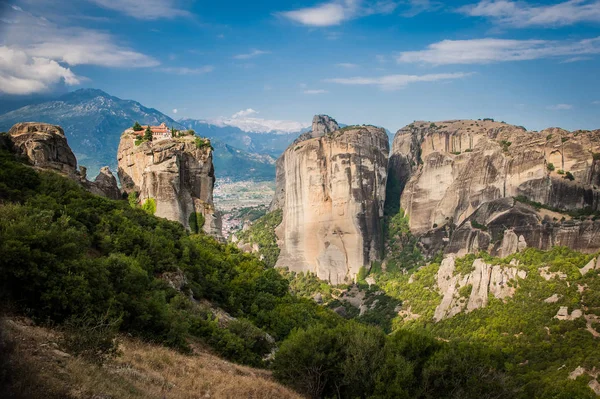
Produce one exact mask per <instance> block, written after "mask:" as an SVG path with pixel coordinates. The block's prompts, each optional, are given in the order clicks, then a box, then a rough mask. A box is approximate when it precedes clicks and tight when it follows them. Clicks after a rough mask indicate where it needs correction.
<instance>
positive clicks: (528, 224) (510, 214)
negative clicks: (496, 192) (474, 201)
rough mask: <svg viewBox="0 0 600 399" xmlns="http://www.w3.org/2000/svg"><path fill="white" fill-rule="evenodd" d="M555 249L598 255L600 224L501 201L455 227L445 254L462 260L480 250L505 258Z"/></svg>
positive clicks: (487, 205)
mask: <svg viewBox="0 0 600 399" xmlns="http://www.w3.org/2000/svg"><path fill="white" fill-rule="evenodd" d="M565 216H566V217H565ZM559 218H560V219H559ZM563 218H564V220H563ZM554 246H566V247H569V248H572V249H575V250H577V251H580V252H586V253H594V252H597V251H600V220H591V219H584V220H578V219H573V218H571V217H569V216H568V215H562V214H558V213H555V212H551V211H548V210H545V209H536V208H534V207H532V206H530V205H527V204H524V203H521V202H518V201H516V200H514V199H513V198H501V199H497V200H493V201H490V202H486V203H484V204H482V205H481V206H480V207H479V208H477V209H476V210H475V212H474V213H473V214H471V215H470V216H469V217H468V218H467V219H466V220H465V221H463V222H462V223H461V224H460V225H459V226H457V228H456V229H455V230H454V232H453V234H452V235H451V238H450V243H449V244H448V246H447V247H446V253H454V254H457V255H459V256H462V255H464V254H467V253H476V252H479V251H482V250H483V251H486V252H488V253H490V254H492V255H494V256H499V257H505V256H508V255H511V254H513V253H515V252H520V251H522V250H523V249H525V248H526V247H534V248H539V249H543V250H548V249H551V248H552V247H554Z"/></svg>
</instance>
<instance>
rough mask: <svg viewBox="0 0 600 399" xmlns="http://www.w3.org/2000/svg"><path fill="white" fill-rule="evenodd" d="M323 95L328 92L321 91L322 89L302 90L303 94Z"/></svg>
mask: <svg viewBox="0 0 600 399" xmlns="http://www.w3.org/2000/svg"><path fill="white" fill-rule="evenodd" d="M325 93H328V91H327V90H323V89H311V90H304V94H325Z"/></svg>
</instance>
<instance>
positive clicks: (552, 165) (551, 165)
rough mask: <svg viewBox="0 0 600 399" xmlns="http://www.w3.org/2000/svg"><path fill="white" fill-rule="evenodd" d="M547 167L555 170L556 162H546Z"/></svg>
mask: <svg viewBox="0 0 600 399" xmlns="http://www.w3.org/2000/svg"><path fill="white" fill-rule="evenodd" d="M546 169H548V170H549V171H550V172H552V171H553V170H554V164H553V163H552V162H548V163H547V164H546Z"/></svg>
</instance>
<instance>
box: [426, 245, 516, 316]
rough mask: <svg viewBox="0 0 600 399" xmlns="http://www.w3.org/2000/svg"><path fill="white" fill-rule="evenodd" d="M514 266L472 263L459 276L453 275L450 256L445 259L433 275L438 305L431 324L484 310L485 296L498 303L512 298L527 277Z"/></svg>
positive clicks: (486, 298)
mask: <svg viewBox="0 0 600 399" xmlns="http://www.w3.org/2000/svg"><path fill="white" fill-rule="evenodd" d="M516 266H517V265H516V264H514V265H513V266H512V267H508V266H503V265H490V264H487V263H486V262H484V261H483V260H482V259H475V261H473V265H472V270H471V272H470V273H468V274H466V275H461V274H459V273H457V272H456V269H455V257H454V255H449V256H447V257H446V258H444V260H443V261H442V263H441V265H440V268H439V270H438V273H437V275H436V279H437V288H438V290H439V292H440V294H441V295H442V301H441V302H440V304H439V305H438V306H437V307H436V309H435V313H434V316H433V318H434V320H437V321H439V320H442V319H444V318H448V317H452V316H454V315H456V314H458V313H460V312H463V311H466V312H471V311H473V310H475V309H479V308H482V307H485V306H487V304H488V300H489V295H493V296H494V297H495V298H498V299H504V298H508V297H512V296H513V295H514V293H515V287H516V283H517V282H518V279H524V278H526V277H527V273H526V272H525V271H524V270H519V269H518V268H517V267H516ZM513 282H514V283H513Z"/></svg>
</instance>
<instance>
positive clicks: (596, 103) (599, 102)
mask: <svg viewBox="0 0 600 399" xmlns="http://www.w3.org/2000/svg"><path fill="white" fill-rule="evenodd" d="M592 104H594V105H600V100H598V101H592Z"/></svg>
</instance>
